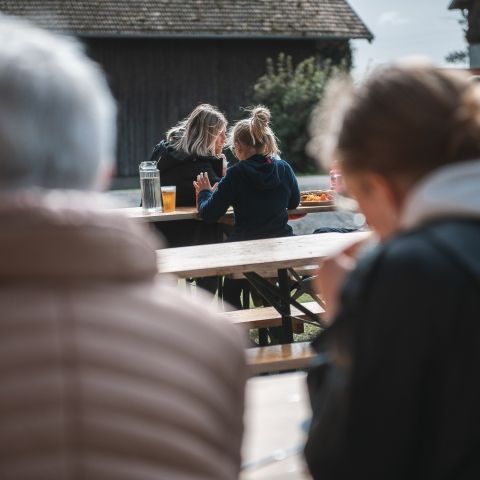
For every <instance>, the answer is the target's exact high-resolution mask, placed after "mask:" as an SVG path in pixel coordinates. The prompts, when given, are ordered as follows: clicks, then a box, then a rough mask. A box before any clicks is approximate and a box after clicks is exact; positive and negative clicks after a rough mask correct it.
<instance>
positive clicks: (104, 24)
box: [0, 0, 373, 187]
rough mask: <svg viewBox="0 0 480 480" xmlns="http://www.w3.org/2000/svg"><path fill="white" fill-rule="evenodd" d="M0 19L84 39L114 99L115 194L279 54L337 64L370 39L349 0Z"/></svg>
mask: <svg viewBox="0 0 480 480" xmlns="http://www.w3.org/2000/svg"><path fill="white" fill-rule="evenodd" d="M0 11H2V12H4V13H8V14H13V15H17V16H22V17H27V18H29V19H31V20H33V21H34V22H36V23H37V24H38V25H40V26H42V27H45V28H47V29H50V30H54V31H57V32H66V33H69V34H74V35H76V36H78V37H80V38H81V39H82V41H83V42H84V43H85V44H86V46H87V51H88V53H89V54H90V56H91V57H93V58H94V59H95V60H97V61H98V62H99V63H100V64H101V65H102V66H103V68H104V70H105V72H106V74H107V77H108V80H109V83H110V86H111V88H112V91H113V93H114V95H115V97H116V98H117V101H118V107H119V115H118V136H119V138H118V151H117V158H118V161H117V178H116V182H115V184H116V186H117V187H121V186H136V184H137V181H138V180H137V176H138V164H139V162H141V161H143V160H145V159H148V157H149V154H150V152H151V149H152V147H153V145H154V144H155V143H156V142H157V141H158V140H159V139H161V138H162V137H163V134H164V132H165V131H166V130H167V129H168V128H169V127H171V126H172V125H174V124H175V123H176V122H177V121H178V120H179V119H181V118H183V117H184V116H185V115H187V114H188V113H189V112H190V111H191V110H192V109H193V108H194V107H195V106H196V105H197V104H199V103H205V102H206V103H211V104H213V105H216V106H217V107H219V108H220V109H221V110H222V111H224V112H225V114H226V115H227V118H228V119H229V120H230V121H233V120H235V119H237V118H238V117H239V116H240V107H242V106H245V102H246V101H247V100H246V99H247V92H248V90H249V89H250V88H251V86H252V85H253V83H254V82H255V80H256V79H257V78H258V77H259V76H260V75H262V74H263V73H264V71H265V62H266V58H267V57H277V55H278V54H279V53H280V52H285V53H287V54H290V55H292V57H293V58H294V60H297V61H298V60H301V59H303V58H306V57H309V56H311V55H315V54H323V55H326V56H337V57H338V56H340V55H341V54H342V52H344V51H348V48H349V40H350V39H357V38H361V39H367V40H371V39H372V38H373V37H372V34H371V33H370V31H369V30H368V28H367V27H366V26H365V25H364V23H363V22H362V21H361V20H360V18H359V17H358V16H357V14H356V13H355V12H354V11H353V10H352V9H351V7H350V6H349V5H348V3H347V1H346V0H281V1H278V0H240V1H239V0H0Z"/></svg>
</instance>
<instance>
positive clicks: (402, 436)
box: [305, 61, 480, 480]
mask: <svg viewBox="0 0 480 480" xmlns="http://www.w3.org/2000/svg"><path fill="white" fill-rule="evenodd" d="M332 88H333V89H334V90H332ZM327 98H328V100H327V101H326V102H325V106H324V109H323V115H321V116H320V118H321V119H323V121H321V122H320V123H319V124H318V125H317V138H315V139H314V140H313V144H314V145H316V147H318V148H316V149H317V150H320V151H321V148H320V147H322V145H323V146H325V147H328V146H333V149H331V150H330V153H328V150H325V149H324V150H323V152H324V154H326V157H325V160H327V161H328V160H337V161H338V162H339V165H340V167H341V169H342V172H343V179H344V181H345V185H346V188H347V190H348V191H349V193H350V194H351V195H352V196H353V197H355V198H356V200H357V201H358V203H359V206H360V208H361V210H362V211H363V213H364V214H365V216H366V219H367V222H368V224H369V225H370V226H371V227H372V229H373V230H374V231H375V232H376V234H377V236H378V238H379V241H380V243H379V244H378V245H377V246H376V247H371V248H370V249H369V250H368V251H365V250H364V253H363V255H362V256H360V258H359V259H358V261H357V259H356V257H355V256H354V255H353V254H352V250H350V251H348V252H343V253H342V254H339V255H337V256H335V257H333V258H331V259H329V260H328V261H326V262H325V263H324V264H323V267H322V269H321V271H320V274H319V277H318V278H319V286H320V289H321V291H322V292H323V293H324V295H325V294H326V292H328V293H327V294H326V297H327V298H326V301H327V306H328V307H329V310H330V311H332V312H336V313H335V315H334V317H333V323H332V326H331V327H330V329H329V330H327V331H326V332H325V333H323V334H322V335H321V336H320V337H319V339H318V340H317V342H316V348H317V349H318V351H319V352H321V353H322V355H321V356H320V357H319V360H322V361H323V362H324V364H323V366H318V367H316V368H314V369H313V370H312V371H311V372H310V374H309V377H308V379H309V386H310V393H311V400H312V408H313V421H312V424H311V430H310V434H309V439H308V443H307V445H306V450H305V453H306V458H307V461H308V464H309V467H310V470H311V472H312V474H313V477H314V478H315V479H322V480H344V479H345V480H346V479H351V478H368V479H369V480H385V479H389V480H404V479H409V480H414V479H418V480H426V479H436V480H441V479H445V480H446V479H456V480H460V479H474V478H480V455H479V454H478V452H479V448H480V433H479V432H480V409H479V404H480V382H479V378H480V348H479V345H480V321H479V319H480V85H479V84H478V82H470V81H469V80H468V76H467V75H465V74H463V73H459V72H452V71H448V70H441V69H437V68H434V67H433V66H431V65H429V64H422V63H418V61H417V62H413V63H412V62H404V63H398V64H394V65H390V66H387V67H385V68H382V69H379V70H378V71H376V72H374V73H373V74H372V75H371V76H370V77H369V78H368V79H367V80H366V82H365V83H363V84H361V85H359V86H353V85H351V84H350V85H345V84H344V85H343V86H342V85H339V84H338V83H337V85H336V86H335V87H331V89H330V95H329V96H328V97H327ZM325 140H327V141H326V142H325ZM345 275H347V276H346V279H345ZM335 285H337V286H338V287H339V288H340V289H341V290H340V291H341V296H340V295H339V290H338V288H333V287H334V286H335ZM325 360H326V361H327V363H326V364H325Z"/></svg>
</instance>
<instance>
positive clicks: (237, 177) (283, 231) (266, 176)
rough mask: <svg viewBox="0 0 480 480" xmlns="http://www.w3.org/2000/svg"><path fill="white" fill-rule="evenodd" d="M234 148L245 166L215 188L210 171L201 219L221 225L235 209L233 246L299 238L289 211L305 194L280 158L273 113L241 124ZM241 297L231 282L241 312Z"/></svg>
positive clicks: (199, 183) (261, 110) (263, 111)
mask: <svg viewBox="0 0 480 480" xmlns="http://www.w3.org/2000/svg"><path fill="white" fill-rule="evenodd" d="M228 144H229V146H230V147H231V148H232V149H233V151H234V153H235V156H236V157H237V158H238V160H239V162H238V163H237V164H235V165H234V166H232V167H230V168H229V169H228V171H227V174H226V176H225V177H224V178H223V179H222V180H221V181H220V182H219V183H218V185H214V186H213V187H212V186H211V181H212V179H211V178H210V175H209V174H208V172H202V173H201V174H200V175H198V177H197V180H196V182H194V185H195V189H196V191H197V193H198V212H199V214H200V217H201V218H203V220H205V221H206V222H216V221H218V219H219V218H220V217H222V216H223V215H224V214H225V212H226V211H227V209H228V208H229V207H230V206H232V207H233V210H234V213H235V225H234V227H233V232H232V233H231V235H230V236H229V238H228V241H238V240H253V239H258V238H271V237H285V236H290V235H293V232H292V227H291V226H290V225H289V224H288V214H287V209H293V208H296V207H297V206H298V204H299V202H300V192H299V188H298V183H297V179H296V178H295V175H294V173H293V170H292V168H291V167H290V165H289V164H288V163H287V162H285V161H284V160H281V159H280V158H278V155H279V153H280V151H279V149H278V145H277V141H276V138H275V135H274V133H273V131H272V129H271V128H270V111H269V110H268V108H266V107H263V106H257V107H255V108H253V109H252V110H251V112H250V116H249V118H246V119H244V120H240V121H239V122H237V123H236V124H235V125H234V126H233V128H232V129H231V131H230V133H229V141H228ZM237 290H238V289H237ZM239 297H240V292H239V290H238V296H237V294H235V298H231V297H229V295H228V282H226V283H225V284H224V298H225V299H226V300H227V301H229V302H230V303H232V304H233V305H234V306H237V307H238V306H239V305H240V298H239Z"/></svg>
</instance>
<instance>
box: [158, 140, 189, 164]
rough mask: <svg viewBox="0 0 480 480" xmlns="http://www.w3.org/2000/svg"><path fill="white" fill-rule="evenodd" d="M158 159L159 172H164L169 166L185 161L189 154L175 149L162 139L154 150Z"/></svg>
mask: <svg viewBox="0 0 480 480" xmlns="http://www.w3.org/2000/svg"><path fill="white" fill-rule="evenodd" d="M154 153H156V155H157V159H158V169H159V170H160V171H161V172H166V171H168V170H169V169H170V168H173V167H175V166H176V165H178V163H179V162H185V161H186V160H188V159H189V158H190V155H189V154H187V153H185V152H182V151H180V150H175V149H174V148H173V146H172V144H170V143H169V142H167V141H166V140H162V141H161V142H160V143H159V144H158V145H157V146H156V147H155V150H154Z"/></svg>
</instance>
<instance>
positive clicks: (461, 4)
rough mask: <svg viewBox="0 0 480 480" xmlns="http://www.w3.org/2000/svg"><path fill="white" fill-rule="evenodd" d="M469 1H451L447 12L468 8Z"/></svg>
mask: <svg viewBox="0 0 480 480" xmlns="http://www.w3.org/2000/svg"><path fill="white" fill-rule="evenodd" d="M470 3H472V2H471V0H452V3H451V4H450V6H449V7H448V9H449V10H457V9H458V10H463V9H464V8H468V7H469V6H470Z"/></svg>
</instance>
